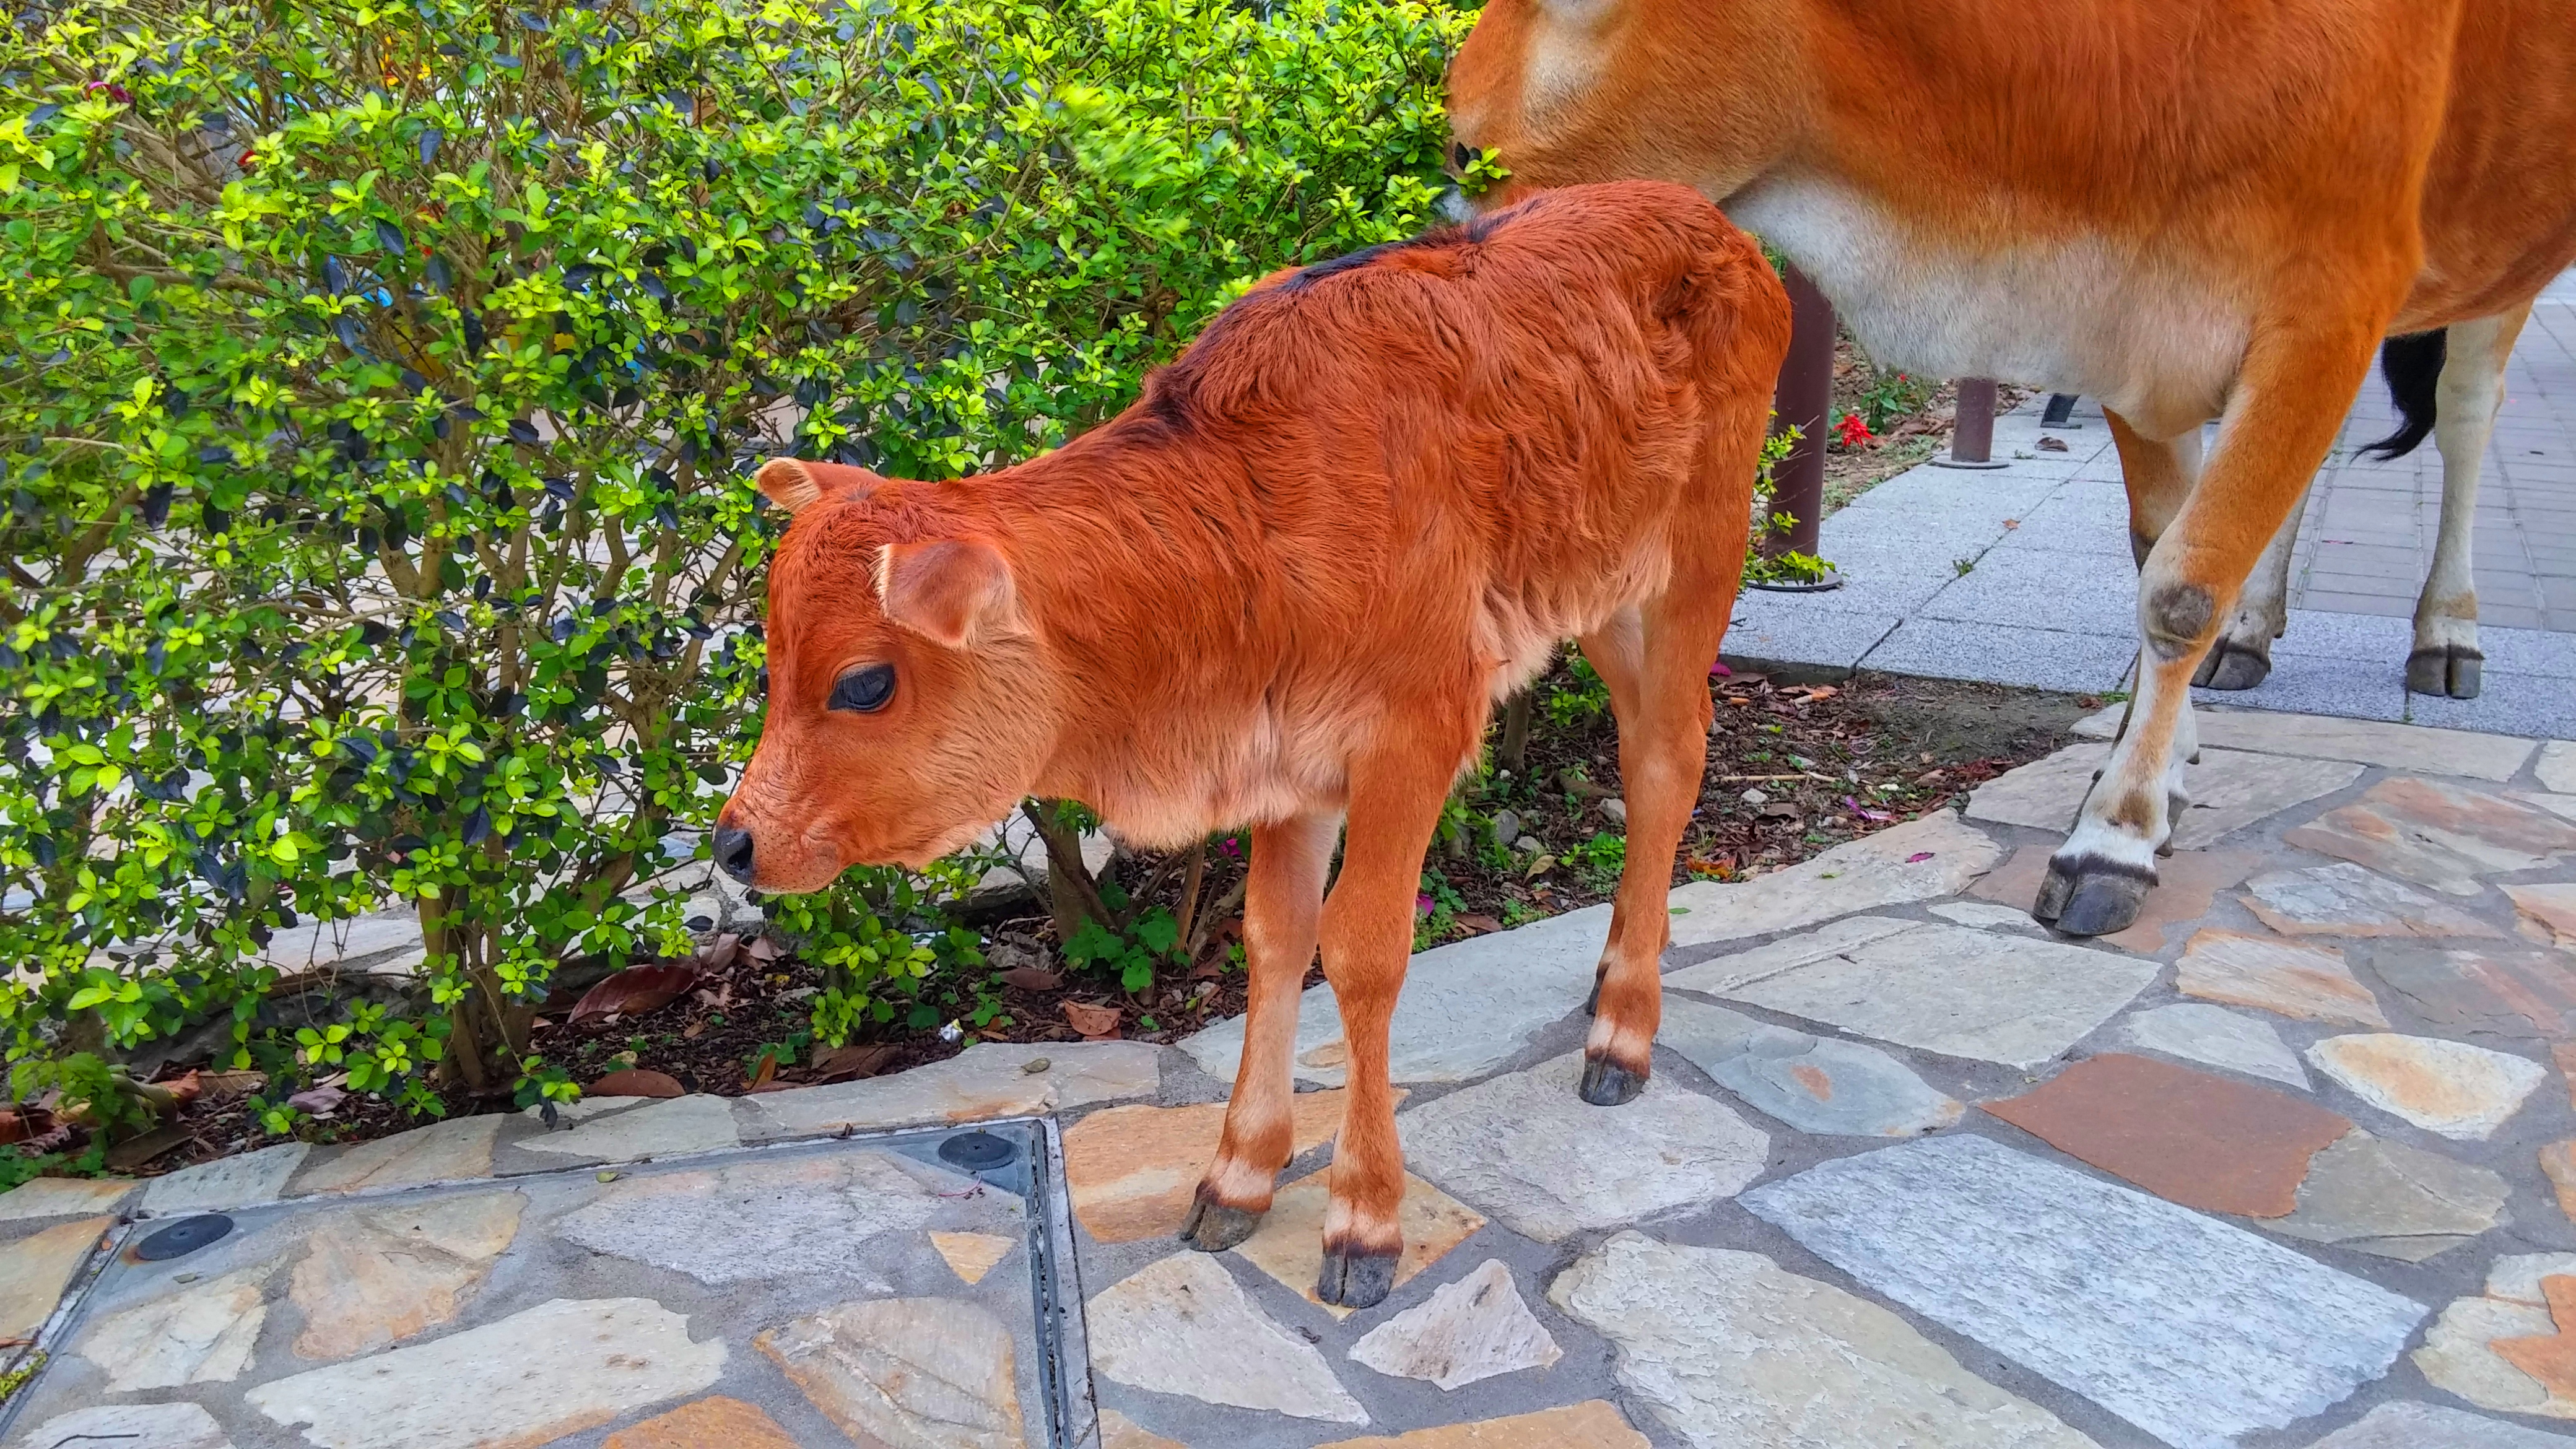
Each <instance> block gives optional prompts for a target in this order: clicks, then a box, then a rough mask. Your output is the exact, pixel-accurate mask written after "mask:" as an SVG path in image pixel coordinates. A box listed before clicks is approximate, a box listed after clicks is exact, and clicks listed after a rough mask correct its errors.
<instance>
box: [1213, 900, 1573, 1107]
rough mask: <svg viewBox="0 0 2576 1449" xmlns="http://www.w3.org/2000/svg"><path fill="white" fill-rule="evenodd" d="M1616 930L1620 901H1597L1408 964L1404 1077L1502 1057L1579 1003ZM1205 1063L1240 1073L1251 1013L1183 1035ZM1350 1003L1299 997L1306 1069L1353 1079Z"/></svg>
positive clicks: (1394, 1035)
mask: <svg viewBox="0 0 2576 1449" xmlns="http://www.w3.org/2000/svg"><path fill="white" fill-rule="evenodd" d="M1609 938H1610V908H1609V907H1608V906H1590V907H1587V908H1585V909H1583V910H1579V911H1568V912H1567V913H1566V914H1564V915H1561V916H1551V917H1549V918H1548V919H1546V920H1544V921H1534V922H1532V923H1530V924H1529V925H1526V926H1522V927H1519V928H1518V929H1515V930H1510V931H1496V932H1494V933H1493V934H1491V935H1485V936H1478V937H1475V938H1474V939H1472V940H1466V941H1457V942H1453V943H1451V944H1449V945H1446V946H1435V947H1433V948H1432V949H1430V950H1428V951H1425V952H1422V953H1421V954H1420V955H1417V956H1415V957H1414V958H1413V960H1412V962H1411V964H1409V965H1408V966H1407V967H1406V968H1405V973H1404V992H1403V994H1402V995H1401V996H1399V997H1397V998H1396V1003H1395V1020H1394V1022H1393V1024H1392V1025H1391V1026H1390V1027H1389V1029H1388V1045H1389V1051H1390V1056H1389V1059H1388V1074H1389V1076H1391V1077H1392V1078H1393V1079H1394V1080H1396V1081H1399V1082H1463V1081H1468V1080H1471V1079H1473V1078H1476V1077H1481V1076H1484V1075H1485V1074H1486V1073H1488V1072H1491V1071H1493V1070H1494V1069H1495V1068H1497V1067H1500V1066H1501V1065H1503V1064H1504V1063H1505V1062H1508V1061H1510V1060H1511V1059H1512V1058H1513V1057H1514V1056H1516V1055H1518V1054H1519V1053H1520V1051H1521V1049H1522V1048H1524V1047H1526V1046H1528V1045H1529V1042H1530V1038H1532V1037H1534V1036H1536V1035H1537V1034H1538V1033H1539V1032H1540V1031H1542V1030H1544V1029H1546V1028H1547V1027H1550V1026H1553V1025H1555V1024H1556V1023H1557V1022H1560V1021H1563V1020H1564V1019H1565V1018H1566V1017H1567V1016H1568V1015H1570V1014H1571V1013H1573V1012H1575V1011H1576V1010H1579V1009H1580V1008H1581V1007H1582V1005H1583V1002H1584V998H1585V997H1587V996H1589V995H1591V994H1592V977H1593V972H1594V971H1595V970H1596V969H1598V968H1599V966H1600V964H1601V948H1602V946H1603V944H1604V943H1605V942H1607V941H1608V940H1609ZM1181 1050H1183V1051H1185V1052H1188V1053H1189V1054H1190V1057H1191V1059H1192V1060H1194V1061H1196V1062H1197V1063H1198V1064H1199V1067H1200V1069H1201V1070H1203V1071H1205V1072H1206V1073H1207V1074H1208V1075H1210V1076H1212V1077H1217V1078H1221V1079H1223V1080H1225V1081H1228V1082H1231V1081H1233V1080H1234V1074H1235V1069H1236V1068H1237V1067H1238V1066H1239V1065H1241V1063H1242V1061H1243V1018H1242V1017H1239V1016H1238V1017H1233V1018H1230V1019H1228V1020H1225V1021H1221V1022H1219V1023H1217V1024H1216V1025H1214V1026H1211V1027H1209V1028H1208V1029H1206V1030H1205V1031H1202V1032H1200V1033H1198V1034H1197V1035H1195V1036H1193V1037H1191V1038H1190V1039H1188V1040H1187V1041H1184V1042H1182V1043H1181ZM1344 1055H1345V1049H1344V1046H1343V1042H1342V1017H1341V1004H1340V1002H1339V1001H1338V1000H1337V999H1336V998H1335V997H1334V995H1333V988H1332V987H1330V986H1316V987H1312V988H1309V989H1308V990H1307V992H1306V993H1305V995H1304V996H1303V997H1301V998H1300V999H1299V1001H1298V1006H1297V1067H1296V1071H1297V1075H1298V1076H1299V1077H1300V1078H1302V1079H1304V1080H1306V1081H1310V1082H1320V1083H1323V1084H1324V1085H1326V1086H1339V1085H1341V1083H1342V1080H1343V1069H1342V1061H1343V1058H1344Z"/></svg>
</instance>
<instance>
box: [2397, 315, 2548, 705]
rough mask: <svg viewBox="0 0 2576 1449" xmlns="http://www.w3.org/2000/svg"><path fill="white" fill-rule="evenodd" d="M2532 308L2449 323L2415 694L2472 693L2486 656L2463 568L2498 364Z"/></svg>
mask: <svg viewBox="0 0 2576 1449" xmlns="http://www.w3.org/2000/svg"><path fill="white" fill-rule="evenodd" d="M2530 315H2531V306H2530V304H2529V303H2525V304H2523V305H2522V306H2519V307H2516V308H2514V309H2512V310H2511V311H2508V312H2501V313H2498V314H2497V315H2495V316H2493V317H2481V318H2479V319H2478V320H2476V321H2474V322H2464V323H2460V324H2458V325H2456V326H2454V327H2452V328H2451V329H2450V338H2449V343H2448V347H2447V350H2446V352H2445V354H2444V357H2443V361H2442V381H2441V383H2440V386H2439V390H2438V392H2437V393H2436V396H2437V397H2438V398H2439V399H2440V401H2439V402H2438V404H2437V405H2436V406H2437V409H2438V410H2437V411H2436V412H2435V414H2434V422H2433V443H2434V446H2435V447H2438V448H2440V449H2441V450H2442V532H2441V536H2440V537H2439V539H2437V540H2436V541H2435V543H2434V545H2433V567H2432V570H2431V572H2429V573H2427V574H2426V575H2425V576H2424V592H2423V595H2422V596H2421V597H2420V598H2418V599H2417V600H2416V601H2415V647H2414V650H2413V652H2411V653H2409V654H2408V655H2407V656H2406V687H2407V688H2408V689H2410V690H2413V691H2414V692H2415V693H2417V694H2447V695H2449V696H2450V697H2451V698H2453V699H2475V698H2477V696H2478V685H2479V675H2480V673H2481V672H2482V670H2483V668H2484V665H2485V661H2486V655H2484V654H2483V653H2481V652H2479V650H2478V590H2477V584H2476V581H2475V579H2474V577H2473V575H2472V574H2471V572H2470V567H2469V542H2470V535H2471V533H2473V532H2474V531H2475V528H2476V524H2477V512H2478V472H2479V469H2480V467H2481V465H2483V464H2484V463H2485V461H2486V453H2487V442H2488V440H2489V439H2490V438H2491V437H2493V436H2494V434H2495V419H2496V410H2497V409H2498V408H2500V407H2502V406H2503V405H2504V365H2505V362H2506V360H2507V359H2509V358H2511V357H2512V356H2513V344H2514V339H2515V338H2517V337H2519V336H2520V335H2521V334H2522V324H2523V321H2524V319H2526V318H2528V317H2529V316H2530Z"/></svg>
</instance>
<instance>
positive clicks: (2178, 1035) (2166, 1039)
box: [2120, 1001, 2308, 1091]
mask: <svg viewBox="0 0 2576 1449" xmlns="http://www.w3.org/2000/svg"><path fill="white" fill-rule="evenodd" d="M2120 1026H2121V1030H2122V1031H2123V1033H2124V1034H2126V1035H2127V1037H2128V1038H2129V1042H2130V1044H2131V1045H2133V1046H2138V1047H2143V1048H2145V1049H2146V1050H2148V1051H2151V1052H2161V1053H2163V1054H2164V1055H2166V1056H2169V1057H2180V1058H2182V1059H2183V1060H2184V1061H2187V1062H2203V1063H2206V1064H2208V1065H2210V1066H2213V1067H2225V1068H2226V1069H2227V1070H2229V1071H2231V1072H2243V1073H2245V1074H2246V1075H2247V1076H2252V1077H2268V1078H2270V1079H2271V1080H2273V1081H2276V1082H2287V1083H2289V1084H2290V1085H2291V1086H2293V1087H2297V1088H2298V1089H2300V1090H2301V1091H2306V1090H2307V1088H2308V1073H2307V1069H2306V1068H2305V1067H2302V1066H2300V1065H2299V1055H2298V1053H2296V1052H2294V1051H2291V1050H2290V1044H2289V1043H2288V1042H2285V1041H2283V1040H2281V1034H2280V1033H2279V1032H2277V1031H2275V1030H2273V1029H2272V1024H2271V1023H2270V1022H2266V1021H2256V1020H2255V1019H2254V1018H2252V1017H2250V1016H2239V1015H2237V1014H2236V1013H2235V1012H2232V1011H2226V1010H2222V1009H2220V1008H2218V1007H2215V1006H2203V1005H2201V1004H2200V1003H2199V1002H2196V1001H2184V1002H2177V1003H2175V1004H2174V1005H2172V1006H2159V1007H2156V1008H2154V1009H2152V1010H2148V1011H2141V1012H2139V1013H2138V1014H2137V1015H2135V1016H2132V1017H2130V1018H2129V1019H2128V1020H2127V1021H2124V1022H2122V1023H2121V1024H2120Z"/></svg>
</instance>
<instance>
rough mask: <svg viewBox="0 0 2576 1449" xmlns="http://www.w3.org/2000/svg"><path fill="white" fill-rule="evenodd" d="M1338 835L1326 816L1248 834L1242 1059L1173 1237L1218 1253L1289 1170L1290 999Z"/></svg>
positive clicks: (1305, 960)
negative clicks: (1210, 1158) (1213, 1145)
mask: <svg viewBox="0 0 2576 1449" xmlns="http://www.w3.org/2000/svg"><path fill="white" fill-rule="evenodd" d="M1340 828H1341V819H1340V817H1339V816H1337V815H1335V814H1333V813H1331V812H1329V811H1319V812H1316V813H1313V814H1308V815H1300V816H1297V817H1295V818H1293V819H1289V820H1284V821H1281V822H1279V823H1278V824H1275V825H1259V826H1255V827H1253V831H1252V863H1251V870H1250V876H1249V878H1248V879H1247V880H1246V881H1245V883H1244V889H1243V955H1244V963H1245V966H1246V967H1247V969H1248V970H1249V972H1250V974H1251V978H1252V979H1251V992H1250V996H1249V999H1248V1000H1247V1001H1246V1003H1245V1013H1244V1022H1243V1061H1242V1063H1241V1064H1240V1065H1238V1066H1237V1067H1236V1068H1235V1072H1234V1098H1233V1100H1232V1101H1229V1102H1228V1103H1227V1104H1226V1108H1225V1136H1224V1138H1223V1140H1222V1141H1221V1142H1219V1144H1218V1146H1217V1153H1216V1161H1214V1162H1212V1163H1210V1164H1209V1165H1208V1170H1207V1175H1206V1176H1205V1177H1202V1178H1201V1179H1199V1191H1198V1200H1197V1201H1196V1202H1195V1203H1193V1204H1192V1205H1191V1207H1190V1217H1189V1221H1188V1222H1186V1223H1183V1224H1182V1225H1181V1237H1182V1239H1183V1240H1184V1241H1186V1242H1187V1243H1189V1244H1190V1246H1192V1247H1194V1248H1198V1249H1200V1250H1201V1251H1203V1252H1209V1253H1221V1252H1224V1251H1225V1250H1226V1249H1228V1248H1231V1247H1233V1246H1234V1245H1235V1244H1237V1243H1240V1242H1242V1241H1243V1240H1244V1239H1246V1238H1248V1237H1251V1236H1252V1230H1253V1229H1254V1228H1255V1227H1257V1226H1259V1225H1260V1222H1261V1215H1262V1214H1263V1213H1266V1212H1268V1211H1269V1210H1270V1194H1271V1191H1272V1189H1273V1188H1274V1187H1276V1186H1277V1184H1278V1181H1279V1169H1281V1168H1283V1167H1285V1166H1287V1165H1288V1157H1289V1149H1290V1147H1291V1146H1292V1145H1293V1143H1294V1141H1295V1138H1296V1132H1295V1124H1294V1122H1293V1121H1292V1120H1291V1115H1290V1114H1291V1110H1292V1108H1291V1104H1290V1102H1289V1100H1288V1099H1289V1096H1290V1095H1291V1094H1292V1093H1293V1092H1294V1091H1295V1090H1296V1084H1295V1082H1294V1081H1293V1080H1292V1078H1291V1073H1292V1071H1293V1070H1294V1067H1295V1063H1294V1062H1293V1061H1292V1060H1291V1057H1292V1055H1293V1054H1294V1053H1295V1051H1296V1049H1297V997H1298V994H1299V991H1300V989H1301V988H1303V987H1304V986H1305V984H1306V968H1307V967H1308V966H1311V965H1313V964H1314V961H1315V931H1316V919H1317V917H1318V916H1319V915H1320V914H1321V913H1322V910H1323V903H1324V872H1325V871H1326V870H1327V869H1328V868H1329V867H1330V865H1331V863H1332V858H1333V837H1334V835H1335V834H1336V833H1337V832H1338V831H1339V830H1340Z"/></svg>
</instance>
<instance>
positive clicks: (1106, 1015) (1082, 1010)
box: [1064, 1001, 1126, 1041]
mask: <svg viewBox="0 0 2576 1449" xmlns="http://www.w3.org/2000/svg"><path fill="white" fill-rule="evenodd" d="M1125 1015H1126V1013H1125V1012H1122V1011H1120V1010H1119V1009H1118V1008H1117V1007H1114V1006H1093V1005H1090V1004H1089V1003H1087V1002H1080V1001H1068V1002H1065V1003H1064V1019H1065V1020H1066V1021H1067V1022H1070V1023H1071V1024H1072V1026H1073V1029H1074V1030H1075V1031H1078V1032H1080V1033H1082V1034H1083V1036H1084V1037H1085V1038H1087V1039H1090V1040H1093V1041H1097V1040H1099V1039H1100V1038H1102V1037H1108V1036H1115V1035H1117V1034H1118V1022H1119V1020H1120V1019H1121V1018H1122V1017H1124V1016H1125Z"/></svg>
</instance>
